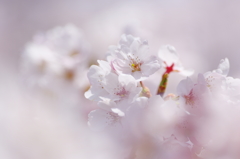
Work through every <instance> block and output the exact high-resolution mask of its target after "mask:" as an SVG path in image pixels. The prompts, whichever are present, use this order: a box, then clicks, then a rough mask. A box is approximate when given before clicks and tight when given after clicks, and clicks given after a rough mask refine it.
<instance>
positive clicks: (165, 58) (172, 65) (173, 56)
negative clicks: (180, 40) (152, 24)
mask: <svg viewBox="0 0 240 159" xmlns="http://www.w3.org/2000/svg"><path fill="white" fill-rule="evenodd" d="M158 57H159V58H160V60H161V61H162V62H163V67H165V69H166V73H170V72H179V73H180V74H182V75H184V76H191V75H192V74H193V73H194V71H193V70H190V69H189V70H186V69H184V67H183V66H182V63H181V62H180V60H179V57H178V54H177V52H176V50H175V48H174V47H173V46H171V45H166V46H163V47H161V48H160V50H159V52H158Z"/></svg>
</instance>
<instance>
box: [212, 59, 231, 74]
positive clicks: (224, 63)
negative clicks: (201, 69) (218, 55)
mask: <svg viewBox="0 0 240 159" xmlns="http://www.w3.org/2000/svg"><path fill="white" fill-rule="evenodd" d="M229 68H230V64H229V60H228V59H227V58H225V59H222V60H221V61H220V63H219V65H218V69H217V70H214V71H213V72H217V73H220V74H222V75H224V76H227V75H228V72H229Z"/></svg>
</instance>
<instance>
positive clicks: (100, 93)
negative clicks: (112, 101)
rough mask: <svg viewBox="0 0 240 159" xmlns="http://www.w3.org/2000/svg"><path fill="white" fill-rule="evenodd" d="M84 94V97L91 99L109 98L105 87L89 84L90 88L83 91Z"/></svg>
mask: <svg viewBox="0 0 240 159" xmlns="http://www.w3.org/2000/svg"><path fill="white" fill-rule="evenodd" d="M84 96H85V98H87V99H89V100H93V101H100V100H101V98H100V97H105V98H109V94H108V92H107V91H106V90H105V89H102V88H100V87H93V86H91V88H90V89H89V90H88V91H86V92H85V93H84Z"/></svg>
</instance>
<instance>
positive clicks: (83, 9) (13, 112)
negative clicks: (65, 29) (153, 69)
mask: <svg viewBox="0 0 240 159" xmlns="http://www.w3.org/2000/svg"><path fill="white" fill-rule="evenodd" d="M239 6H240V1H238V0H194V1H192V0H149V1H141V0H121V1H116V0H115V1H111V0H99V1H94V0H0V124H1V125H0V126H1V127H0V134H1V135H0V136H1V137H0V155H1V156H2V157H3V158H16V156H18V158H59V156H58V155H57V154H58V153H59V152H60V151H61V153H63V154H65V155H66V156H69V155H68V153H70V154H75V156H72V157H70V158H74V157H77V156H78V153H75V152H78V151H79V149H81V148H82V147H81V146H82V145H79V142H81V143H84V142H83V141H82V140H81V139H80V137H79V138H78V137H76V136H78V135H79V134H81V133H86V134H88V132H85V131H87V130H85V129H84V128H85V127H86V123H85V122H86V121H84V120H82V119H81V118H80V117H79V115H78V113H77V111H76V112H75V113H73V112H74V111H73V112H68V111H66V110H67V109H66V108H64V107H63V108H61V109H62V112H64V113H60V114H61V115H59V113H56V110H57V112H58V111H59V110H58V109H59V107H58V106H57V104H56V106H53V105H54V104H52V103H54V102H55V101H51V100H50V101H49V100H47V102H46V101H45V99H42V97H40V96H38V95H36V97H33V96H32V95H31V93H30V94H29V92H28V90H27V89H26V88H25V86H24V85H23V84H22V82H21V75H20V74H19V65H20V63H21V58H20V57H21V54H22V52H23V50H24V48H25V45H26V43H28V42H29V41H31V40H32V37H33V36H34V35H35V34H36V33H38V32H45V31H47V30H49V29H52V28H54V27H55V26H63V25H65V24H68V23H72V24H75V25H76V26H77V27H79V28H81V29H82V31H83V33H84V36H85V39H86V40H87V41H88V42H89V44H90V46H91V54H90V55H89V56H90V61H91V62H90V63H96V60H97V59H104V55H105V53H106V51H107V48H108V46H109V45H116V44H117V43H118V41H119V39H120V36H121V34H123V33H129V34H133V35H134V36H137V37H141V38H143V39H147V40H148V43H149V46H150V51H151V53H153V54H154V53H156V52H157V51H158V49H159V48H160V46H162V45H165V44H171V45H173V46H174V47H175V48H176V50H177V52H178V53H179V56H180V59H181V61H182V63H183V65H184V66H185V67H186V68H193V69H194V70H195V75H194V76H195V77H196V75H197V74H198V73H204V72H206V71H210V70H213V69H216V68H217V65H218V63H219V61H220V59H223V58H225V57H228V58H229V61H230V72H229V75H230V76H233V77H234V78H240V72H239V68H240V62H239V58H240V47H239V46H240V45H239V42H240V10H239ZM90 63H89V64H90ZM159 78H160V77H159ZM183 78H184V77H182V76H180V75H172V78H170V82H169V83H171V82H172V84H171V86H169V88H168V92H175V89H176V86H177V84H178V82H179V81H180V80H181V79H183ZM86 106H87V105H86ZM76 109H77V108H73V109H72V110H76ZM66 114H68V115H66ZM63 116H67V117H65V118H63ZM73 121H74V122H73ZM82 121H83V122H82ZM81 122H82V125H81V124H80V125H81V126H77V127H76V125H79V123H81ZM69 123H75V124H72V125H71V124H69ZM82 127H84V128H82ZM68 129H69V131H67V130H68ZM82 130H84V131H82ZM59 131H61V132H63V133H60V134H59ZM65 131H66V132H65ZM49 132H51V133H50V135H49ZM55 134H58V135H59V136H55ZM73 134H75V136H74V135H73ZM77 134H78V135H77ZM45 135H46V136H47V137H46V136H45ZM82 136H84V135H82ZM53 137H54V138H53ZM76 138H77V139H79V140H81V141H76V140H75V139H76ZM49 139H51V140H50V144H49ZM92 140H93V139H92ZM85 142H86V143H91V142H90V141H89V140H87V141H85ZM63 143H68V144H69V145H68V146H66V145H65V146H63V145H64V144H63ZM34 145H35V146H34ZM44 145H48V148H46V147H45V146H44ZM56 145H58V146H56ZM59 145H60V146H59ZM71 146H72V147H74V148H76V150H75V149H71V148H69V147H71ZM52 147H55V148H56V152H55V151H54V150H52V149H51V148H52ZM31 148H32V149H31ZM66 149H71V151H70V150H69V151H68V150H66ZM62 150H64V151H62ZM29 151H31V153H29ZM72 151H74V153H73V152H72ZM43 152H44V154H45V156H44V155H42V156H41V155H39V154H43ZM36 154H38V155H36ZM60 158H61V157H60ZM103 158H104V157H103Z"/></svg>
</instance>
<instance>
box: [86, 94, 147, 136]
mask: <svg viewBox="0 0 240 159" xmlns="http://www.w3.org/2000/svg"><path fill="white" fill-rule="evenodd" d="M147 100H148V99H147V98H146V97H138V98H137V99H136V100H135V101H133V102H132V103H128V102H127V101H121V102H113V101H112V100H110V99H107V98H102V101H100V102H98V106H99V107H100V109H96V110H93V111H91V112H90V113H89V115H88V125H89V126H90V128H91V129H93V130H97V131H102V130H104V129H107V128H118V127H121V126H124V127H125V128H126V127H131V126H130V125H129V122H133V120H135V121H136V119H137V118H136V116H135V118H132V116H133V113H134V112H137V111H138V110H140V109H142V108H144V107H145V105H146V103H147ZM130 119H131V120H130Z"/></svg>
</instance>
